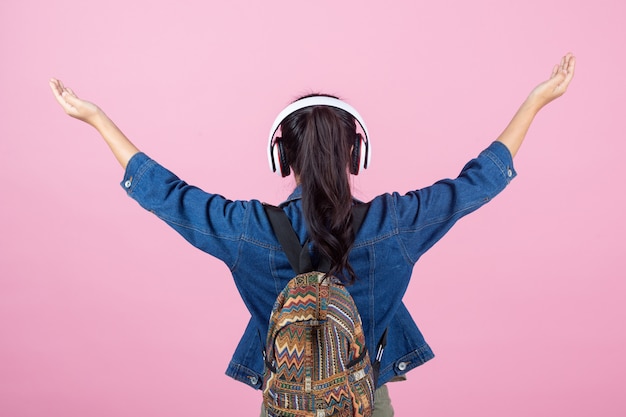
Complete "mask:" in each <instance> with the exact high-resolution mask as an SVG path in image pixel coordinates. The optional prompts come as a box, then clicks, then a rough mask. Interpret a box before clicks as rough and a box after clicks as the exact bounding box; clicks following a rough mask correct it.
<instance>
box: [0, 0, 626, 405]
mask: <svg viewBox="0 0 626 417" xmlns="http://www.w3.org/2000/svg"><path fill="white" fill-rule="evenodd" d="M309 3H314V4H309ZM386 3H387V5H384V6H383V5H382V2H364V1H335V2H331V1H318V2H294V1H282V0H281V1H265V2H260V1H259V2H257V1H247V2H246V1H229V2H206V1H199V0H198V1H190V0H187V1H177V2H174V1H171V2H167V1H162V0H160V1H155V0H150V1H148V0H142V1H132V0H125V1H121V0H107V1H101V2H90V1H85V0H81V1H78V0H63V1H44V0H3V1H2V3H1V5H0V53H1V57H2V58H1V59H2V63H1V65H0V81H1V85H2V94H0V109H1V118H2V123H0V144H1V148H0V170H1V174H2V176H1V178H2V181H3V184H4V186H3V191H2V205H1V207H2V208H1V210H2V216H0V230H2V233H1V234H0V415H2V416H8V417H30V416H64V417H74V416H85V415H88V416H92V417H99V416H121V417H125V416H153V417H160V416H163V417H165V416H174V415H177V416H178V415H184V416H187V417H195V416H207V415H242V416H256V415H258V410H259V403H260V393H259V392H258V391H254V390H252V389H250V388H247V387H246V386H244V385H243V384H240V383H237V382H235V381H232V380H230V379H229V378H228V377H226V376H225V375H224V374H223V372H224V370H225V368H226V365H227V363H228V361H229V360H230V356H231V354H232V351H233V349H234V347H235V345H236V343H237V342H238V340H239V336H240V334H241V332H242V331H243V327H244V325H245V324H246V322H247V312H246V311H245V310H244V308H243V304H242V302H241V301H240V299H239V296H238V294H237V292H236V289H235V286H234V285H233V283H232V280H231V278H230V275H229V273H228V270H227V268H226V267H225V266H224V265H222V264H221V263H220V262H219V261H217V260H215V259H213V258H211V257H210V256H207V255H205V254H203V253H201V252H200V251H197V250H195V249H193V248H192V247H191V246H189V245H188V244H187V243H186V242H184V241H183V240H182V239H181V238H179V237H178V236H177V235H176V234H175V233H174V232H173V231H172V230H170V229H168V228H167V227H166V226H165V225H164V224H162V223H160V221H159V220H157V219H156V218H155V217H154V216H152V215H151V214H149V213H146V212H143V211H142V210H141V209H140V208H139V206H137V204H135V203H134V202H133V201H132V200H130V199H129V198H127V197H126V195H125V193H124V191H123V190H122V189H121V188H120V186H119V184H118V183H119V181H120V180H121V178H122V171H121V169H120V168H119V166H117V165H116V162H115V161H114V159H113V157H112V156H111V155H110V154H109V153H108V151H107V149H106V146H105V145H104V144H103V142H102V141H100V140H99V137H98V135H97V134H96V132H95V131H93V130H92V129H90V128H89V127H88V126H86V125H83V124H81V123H79V122H76V121H74V120H71V119H70V118H68V117H66V116H65V115H64V114H63V113H62V111H61V110H60V108H59V107H58V106H57V104H56V102H55V101H54V99H53V97H52V95H51V94H50V91H49V88H48V79H49V78H50V77H52V76H54V77H59V78H61V79H62V80H64V81H65V82H66V83H67V84H68V85H70V86H71V87H73V88H74V89H75V91H76V92H77V93H78V94H79V95H81V96H83V97H85V98H88V99H91V100H93V101H95V102H96V103H98V104H99V105H100V106H101V107H102V108H104V109H105V110H106V111H107V113H108V114H109V115H110V116H111V117H112V118H113V119H114V120H115V121H116V122H117V123H118V125H119V126H120V127H121V128H122V129H123V130H124V131H125V132H126V133H127V135H128V136H129V137H130V138H132V139H133V140H134V142H135V143H136V144H137V145H138V146H139V147H140V148H142V149H143V150H145V151H146V152H147V153H148V154H149V155H151V156H152V157H154V158H156V159H157V160H159V161H160V162H162V163H164V164H165V165H166V166H168V167H169V168H170V169H172V170H174V171H175V172H177V173H178V174H179V175H180V176H181V177H183V178H185V179H186V180H188V181H189V182H192V183H194V184H196V185H199V186H201V187H203V188H205V189H207V190H209V191H212V192H218V193H222V194H224V195H226V196H228V197H230V198H246V199H247V198H258V199H261V200H265V201H269V202H273V203H278V202H280V201H281V200H282V199H283V198H284V197H286V196H287V195H288V194H289V192H290V191H291V188H292V187H293V181H292V180H291V179H289V180H280V179H279V178H278V177H277V176H274V175H272V174H270V173H269V170H268V168H267V161H266V157H265V146H266V134H267V131H268V130H269V126H270V124H271V122H272V120H273V118H274V117H275V115H276V113H277V112H278V111H279V110H280V109H281V108H282V106H283V105H285V104H286V103H288V102H289V101H290V100H291V99H293V98H294V97H296V96H297V95H299V94H301V93H307V92H310V91H317V90H321V91H325V92H330V93H336V94H339V95H341V96H342V97H344V98H345V99H347V100H348V101H349V102H350V103H352V104H353V105H354V106H356V107H357V108H358V109H359V111H360V112H361V114H362V115H363V116H364V117H365V119H366V121H367V124H368V127H369V129H370V133H371V135H372V140H373V149H374V154H373V155H374V156H373V159H372V168H371V169H370V170H369V171H367V172H365V173H364V174H363V175H362V176H359V177H358V178H357V179H356V180H355V188H356V190H357V191H356V192H357V195H359V196H361V197H364V198H371V197H373V196H374V195H376V194H378V193H381V192H383V191H401V192H404V191H407V190H409V189H412V188H419V187H423V186H426V185H429V184H430V183H432V182H434V181H435V180H437V179H440V178H442V177H450V176H455V175H456V174H457V173H458V171H459V170H460V168H461V167H462V165H463V164H464V163H465V162H466V161H467V160H468V159H469V158H471V157H473V156H475V155H476V154H477V153H478V152H479V151H480V150H481V149H482V148H483V147H485V146H486V145H487V144H488V143H489V142H490V141H491V140H493V139H494V138H495V137H497V135H498V134H499V132H500V131H501V130H502V129H503V128H504V126H505V125H506V123H508V121H509V119H510V117H511V116H512V115H513V113H514V111H515V110H516V109H517V106H518V105H519V104H520V103H521V101H522V100H523V99H524V98H525V96H526V94H527V93H528V92H529V91H530V89H531V88H532V87H534V86H535V84H537V83H538V82H540V81H542V80H543V79H544V78H545V77H547V75H548V74H549V72H550V70H551V66H552V65H553V63H555V62H556V61H557V60H558V59H559V58H560V56H561V55H562V54H563V53H565V52H567V51H568V50H572V51H574V52H575V53H576V55H577V57H578V71H577V76H576V77H575V79H574V82H573V84H572V85H571V88H570V91H569V92H568V94H567V96H566V97H564V98H563V99H561V100H559V101H557V102H555V103H554V104H553V105H551V106H550V107H549V108H546V109H545V111H544V112H542V113H541V114H540V115H539V116H538V118H537V120H536V122H535V124H534V125H533V126H532V128H531V131H530V133H529V137H528V140H527V142H526V144H525V146H524V147H523V148H522V150H521V152H520V154H519V155H518V157H517V159H516V166H517V169H518V172H519V174H520V175H519V177H518V178H517V179H516V180H515V181H514V183H513V184H512V185H511V187H510V188H509V189H508V190H507V191H506V192H505V193H504V194H503V195H501V196H499V197H498V198H497V199H496V200H495V201H494V202H493V203H491V204H490V205H488V206H487V207H485V208H484V209H482V210H480V211H479V212H477V213H475V214H474V215H472V216H470V217H468V218H466V219H464V220H462V221H461V222H460V223H459V224H458V225H457V226H456V227H455V228H454V229H453V230H452V231H451V232H450V234H449V235H448V236H446V237H445V238H444V239H443V240H442V241H441V242H440V243H439V244H438V245H437V246H435V248H434V249H432V250H431V251H430V252H429V253H428V254H427V255H426V256H424V258H423V259H422V260H421V261H420V262H419V263H418V265H417V267H416V269H415V274H414V279H413V283H412V285H411V286H410V288H409V292H408V293H407V295H406V297H405V301H406V303H407V305H408V306H409V308H410V310H411V311H412V313H413V314H414V316H415V317H416V319H417V321H418V323H419V324H420V326H421V327H422V330H423V331H424V333H425V334H426V336H427V339H428V341H429V342H430V344H431V345H432V347H433V349H434V350H435V352H436V354H437V358H436V359H435V360H433V361H432V362H430V363H428V364H427V365H425V366H423V367H421V368H419V369H417V370H415V371H413V372H411V373H410V374H409V378H408V381H406V382H403V383H395V384H391V386H390V390H391V393H392V397H393V402H394V405H395V408H396V412H397V413H396V414H397V415H399V416H413V415H416V416H417V415H419V416H460V415H465V416H565V415H567V416H570V417H574V416H590V415H597V416H623V415H626V399H625V398H626V397H625V396H624V395H623V394H624V383H625V375H626V359H625V355H624V350H625V349H626V332H625V331H624V330H625V325H624V322H625V319H626V307H625V303H624V298H625V297H624V295H625V292H626V283H625V282H624V278H625V277H626V274H625V272H624V267H625V264H624V257H625V256H624V255H625V253H624V247H625V245H624V243H623V240H624V234H625V232H626V222H625V220H624V212H625V187H624V172H623V171H624V168H623V162H622V161H623V155H624V153H625V152H626V141H625V140H624V128H623V125H624V122H623V119H624V116H623V113H624V100H625V99H626V84H625V82H624V78H623V72H624V66H625V65H626V60H625V59H624V56H623V51H624V41H625V40H626V29H625V28H626V26H625V25H624V18H625V17H626V6H624V4H625V3H624V2H623V1H621V0H612V1H611V0H598V1H595V2H588V1H574V2H572V1H564V0H555V1H550V2H546V1H543V0H526V1H523V2H522V1H518V2H514V3H513V2H506V1H493V0H491V1H490V0H476V1H471V2H465V1H460V0H457V1H440V2H416V1H390V2H386ZM218 321H219V323H218ZM233 410H236V411H233Z"/></svg>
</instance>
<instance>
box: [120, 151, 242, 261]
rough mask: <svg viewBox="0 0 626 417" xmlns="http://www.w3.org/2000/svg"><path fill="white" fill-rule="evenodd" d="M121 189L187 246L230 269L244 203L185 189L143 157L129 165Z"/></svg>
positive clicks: (164, 170)
mask: <svg viewBox="0 0 626 417" xmlns="http://www.w3.org/2000/svg"><path fill="white" fill-rule="evenodd" d="M121 185H122V187H123V188H124V189H125V190H126V192H127V194H128V195H129V196H130V197H131V198H133V199H134V200H135V201H137V202H138V203H139V205H141V207H143V208H144V209H146V210H148V211H150V212H152V213H154V214H155V215H156V216H157V217H159V218H160V219H162V220H163V221H165V222H166V223H167V224H168V225H170V226H171V227H172V228H174V229H175V230H176V231H177V232H178V233H180V234H181V235H182V236H183V237H184V238H185V239H186V240H187V241H189V243H191V244H192V245H194V246H195V247H197V248H198V249H200V250H202V251H204V252H207V253H209V254H211V255H213V256H215V257H217V258H219V259H221V260H222V261H224V262H225V263H226V264H227V265H228V266H229V268H231V269H232V268H233V267H234V265H235V263H236V261H237V256H238V251H239V244H240V241H241V235H242V231H243V230H245V224H246V220H247V219H246V217H247V206H248V202H246V201H231V200H228V199H226V198H224V197H222V196H220V195H217V194H210V193H207V192H204V191H202V190H201V189H199V188H197V187H194V186H192V185H189V184H187V183H186V182H184V181H183V180H181V179H180V178H178V177H177V176H176V175H174V174H173V173H172V172H170V171H168V170H167V169H165V168H164V167H162V166H161V165H159V164H158V163H157V162H156V161H154V160H152V159H150V158H149V157H148V156H147V155H145V154H144V153H138V154H136V155H135V156H133V157H132V159H131V160H130V161H129V163H128V165H127V167H126V172H125V174H124V179H123V180H122V183H121Z"/></svg>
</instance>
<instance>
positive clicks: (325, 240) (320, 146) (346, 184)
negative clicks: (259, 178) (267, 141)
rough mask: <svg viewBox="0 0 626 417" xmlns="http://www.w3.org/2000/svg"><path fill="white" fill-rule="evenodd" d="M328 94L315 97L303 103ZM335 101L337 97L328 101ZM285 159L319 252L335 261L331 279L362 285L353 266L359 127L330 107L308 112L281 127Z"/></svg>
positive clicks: (300, 114)
mask: <svg viewBox="0 0 626 417" xmlns="http://www.w3.org/2000/svg"><path fill="white" fill-rule="evenodd" d="M318 95H324V94H312V95H309V96H304V97H301V98H300V99H302V98H306V97H311V96H318ZM328 97H333V96H328ZM281 131H282V133H281V138H280V139H279V140H280V141H282V145H283V149H284V152H285V156H286V157H287V160H288V162H289V164H290V166H291V168H292V169H293V171H294V173H295V175H296V176H297V177H298V178H299V181H300V185H301V186H302V206H303V211H304V219H305V222H306V225H307V230H308V232H309V236H310V239H311V240H312V242H313V245H314V247H315V249H316V250H317V251H318V252H319V253H320V254H321V255H323V256H326V257H327V258H328V259H329V260H330V265H331V268H330V271H329V272H328V274H329V275H335V276H337V277H338V278H340V279H341V280H343V281H344V282H346V283H352V282H354V280H355V279H356V275H355V273H354V270H353V269H352V267H351V266H350V263H349V262H348V255H349V253H350V249H351V248H352V245H353V243H354V230H353V227H352V205H353V199H352V193H351V190H350V181H349V172H348V169H349V163H350V160H351V150H352V147H353V146H354V143H355V139H356V134H357V133H356V121H355V120H354V117H352V116H351V115H350V114H349V113H348V112H346V111H344V110H341V109H337V108H335V107H329V106H314V107H307V108H304V109H301V110H298V111H296V112H295V113H292V114H291V115H289V116H288V117H287V118H285V120H284V121H283V122H282V124H281Z"/></svg>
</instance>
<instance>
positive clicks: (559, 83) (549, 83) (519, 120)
mask: <svg viewBox="0 0 626 417" xmlns="http://www.w3.org/2000/svg"><path fill="white" fill-rule="evenodd" d="M575 66H576V58H575V57H574V56H573V55H572V54H571V53H568V54H567V55H565V56H564V57H563V58H562V59H561V62H560V64H558V65H555V66H554V68H553V69H552V75H550V78H549V79H548V80H546V81H544V82H543V83H541V84H539V85H538V86H537V87H535V89H534V90H533V91H532V92H531V93H530V95H529V96H528V98H527V99H526V100H525V101H524V103H522V105H521V107H520V108H519V110H518V111H517V113H515V116H513V119H512V120H511V122H510V123H509V125H508V126H507V127H506V129H504V131H503V132H502V133H501V134H500V136H499V137H498V141H500V142H502V143H503V144H504V145H506V147H507V148H509V151H510V152H511V155H513V156H515V155H516V154H517V151H518V150H519V148H520V146H522V142H523V141H524V138H525V137H526V133H527V132H528V128H529V127H530V124H531V123H532V121H533V119H534V118H535V116H536V115H537V113H539V110H541V109H542V108H543V107H544V106H545V105H546V104H548V103H550V102H551V101H553V100H554V99H556V98H559V97H561V96H562V95H563V94H564V93H565V91H567V87H568V86H569V83H570V82H571V81H572V78H573V77H574V68H575Z"/></svg>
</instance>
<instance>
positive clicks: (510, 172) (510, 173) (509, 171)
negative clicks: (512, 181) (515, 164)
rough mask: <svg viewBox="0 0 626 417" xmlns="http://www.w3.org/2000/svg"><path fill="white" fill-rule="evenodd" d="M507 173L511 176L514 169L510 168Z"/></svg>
mask: <svg viewBox="0 0 626 417" xmlns="http://www.w3.org/2000/svg"><path fill="white" fill-rule="evenodd" d="M506 173H507V175H508V176H509V178H510V177H512V176H513V170H512V169H511V168H509V170H508V171H507V172H506Z"/></svg>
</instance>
